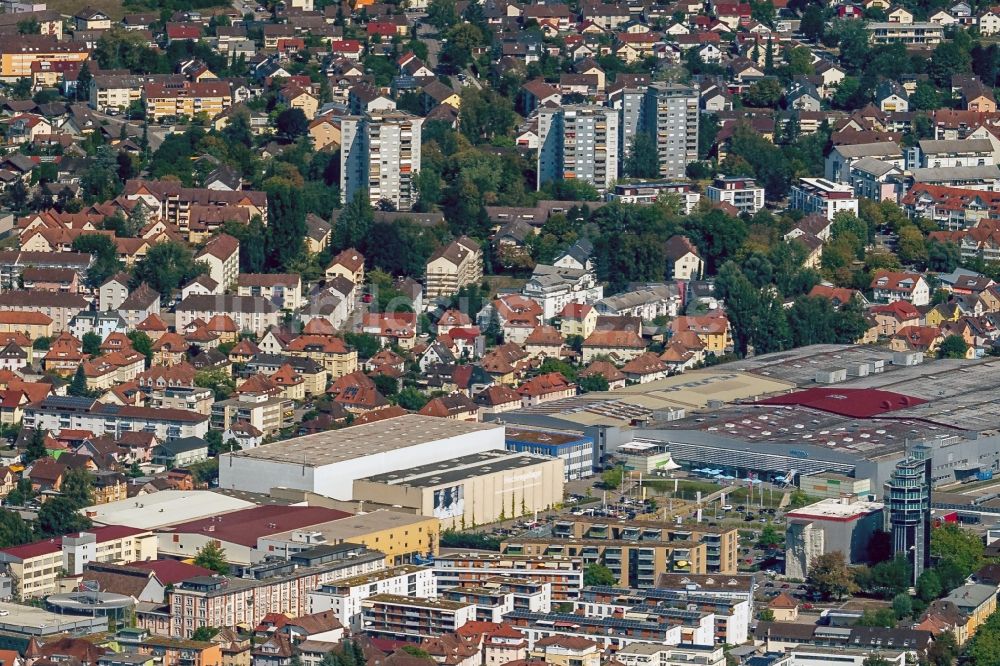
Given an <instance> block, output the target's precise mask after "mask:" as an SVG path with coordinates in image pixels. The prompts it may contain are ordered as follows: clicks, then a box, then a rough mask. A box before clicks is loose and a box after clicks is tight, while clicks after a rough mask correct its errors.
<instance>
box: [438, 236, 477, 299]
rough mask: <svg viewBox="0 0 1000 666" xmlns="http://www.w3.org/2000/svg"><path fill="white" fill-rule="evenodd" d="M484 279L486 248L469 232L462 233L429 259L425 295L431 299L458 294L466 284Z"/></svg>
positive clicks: (474, 283) (473, 283)
mask: <svg viewBox="0 0 1000 666" xmlns="http://www.w3.org/2000/svg"><path fill="white" fill-rule="evenodd" d="M482 279H483V251H482V248H480V247H479V244H478V243H477V242H475V241H474V240H472V239H471V238H469V237H468V236H462V237H461V238H458V239H456V240H454V241H452V242H451V243H449V244H448V245H446V246H445V247H443V248H441V249H439V250H438V251H437V252H435V253H434V254H432V255H431V257H430V259H428V260H427V271H426V285H427V286H426V287H425V289H424V298H425V299H426V301H427V302H428V303H430V302H431V301H433V300H434V299H436V298H441V297H444V298H447V297H449V296H454V295H455V294H457V293H458V290H459V289H461V288H462V287H465V286H467V285H476V284H479V283H480V281H482Z"/></svg>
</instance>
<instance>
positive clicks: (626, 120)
mask: <svg viewBox="0 0 1000 666" xmlns="http://www.w3.org/2000/svg"><path fill="white" fill-rule="evenodd" d="M645 99H646V89H645V88H623V89H622V91H621V94H620V95H619V96H618V98H617V99H616V100H615V101H614V102H613V103H612V106H613V107H614V108H615V109H616V110H617V111H618V112H619V113H621V117H620V118H619V119H618V148H619V150H618V153H619V156H620V157H621V164H620V166H621V167H624V165H625V160H627V159H628V157H629V155H631V154H632V142H633V141H634V140H635V135H636V134H637V133H639V132H642V131H644V126H643V113H642V109H643V103H644V102H645ZM620 170H623V169H620Z"/></svg>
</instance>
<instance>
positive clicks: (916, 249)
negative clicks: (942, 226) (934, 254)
mask: <svg viewBox="0 0 1000 666" xmlns="http://www.w3.org/2000/svg"><path fill="white" fill-rule="evenodd" d="M897 253H898V254H899V260H900V261H902V262H903V263H904V264H916V265H918V266H923V265H924V264H926V263H927V245H926V243H925V242H924V235H923V234H922V233H920V229H917V228H916V227H914V226H912V225H908V226H906V227H903V228H902V229H900V231H899V244H898V247H897Z"/></svg>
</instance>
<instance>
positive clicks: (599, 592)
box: [576, 586, 752, 645]
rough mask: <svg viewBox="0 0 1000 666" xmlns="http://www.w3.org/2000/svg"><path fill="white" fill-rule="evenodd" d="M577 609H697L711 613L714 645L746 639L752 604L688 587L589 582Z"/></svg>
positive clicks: (607, 613)
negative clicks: (633, 587) (639, 587)
mask: <svg viewBox="0 0 1000 666" xmlns="http://www.w3.org/2000/svg"><path fill="white" fill-rule="evenodd" d="M576 608H577V610H578V611H583V613H584V614H586V615H587V616H594V617H622V616H625V615H628V614H630V613H632V612H634V611H639V612H642V611H644V610H646V609H648V608H658V609H659V608H664V609H667V608H672V609H676V610H699V611H702V612H705V613H711V614H712V615H713V616H714V621H715V636H714V639H715V640H714V641H712V644H714V645H742V644H743V643H745V642H746V640H747V633H748V629H749V628H750V620H751V619H752V613H751V610H752V604H751V603H750V600H749V599H735V598H724V597H721V596H718V595H712V594H701V593H700V592H699V591H698V590H697V589H696V588H695V589H690V590H687V589H686V590H661V589H658V588H651V589H646V590H639V591H635V590H631V589H627V588H618V587H601V586H591V587H588V588H587V589H586V590H584V592H583V598H582V599H580V600H579V601H577V602H576Z"/></svg>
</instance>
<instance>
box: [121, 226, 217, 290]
mask: <svg viewBox="0 0 1000 666" xmlns="http://www.w3.org/2000/svg"><path fill="white" fill-rule="evenodd" d="M207 271H208V267H207V266H206V265H205V264H204V263H202V262H196V261H195V260H194V254H193V253H192V252H191V249H190V248H189V247H188V246H187V245H186V244H184V243H179V242H177V241H172V240H170V241H164V242H162V243H157V244H156V245H154V246H153V247H151V248H150V249H149V252H147V253H146V256H145V257H143V258H142V259H140V260H139V262H138V263H137V264H136V265H135V270H134V271H133V273H132V280H131V283H130V284H131V286H132V287H136V286H138V285H140V284H142V283H143V282H145V283H146V284H148V285H149V286H150V287H152V288H153V289H155V290H156V291H158V292H160V296H161V297H162V298H164V299H167V298H169V297H170V295H171V294H172V293H173V292H174V290H176V289H178V288H180V287H181V286H183V285H185V284H187V283H188V282H190V281H191V280H193V279H194V278H196V277H198V276H199V275H201V274H202V273H205V272H207Z"/></svg>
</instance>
